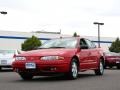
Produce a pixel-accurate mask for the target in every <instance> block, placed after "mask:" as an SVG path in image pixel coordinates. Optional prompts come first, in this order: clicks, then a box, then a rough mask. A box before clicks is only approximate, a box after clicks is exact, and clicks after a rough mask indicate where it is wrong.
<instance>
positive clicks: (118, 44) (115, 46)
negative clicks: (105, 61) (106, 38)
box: [109, 38, 120, 53]
mask: <svg viewBox="0 0 120 90" xmlns="http://www.w3.org/2000/svg"><path fill="white" fill-rule="evenodd" d="M109 50H110V51H111V52H116V53H119V52H120V39H119V38H117V39H116V40H115V41H114V42H112V44H111V46H110V48H109Z"/></svg>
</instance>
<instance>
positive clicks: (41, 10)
mask: <svg viewBox="0 0 120 90" xmlns="http://www.w3.org/2000/svg"><path fill="white" fill-rule="evenodd" d="M0 11H6V12H7V13H8V14H7V15H2V14H0V30H1V31H20V32H32V31H48V32H59V31H60V30H61V33H62V34H67V35H73V33H74V32H77V34H78V35H80V36H97V35H98V34H97V33H98V28H97V25H94V24H93V22H100V23H104V25H102V26H100V34H101V36H103V37H120V0H0Z"/></svg>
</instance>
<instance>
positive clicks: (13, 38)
mask: <svg viewBox="0 0 120 90" xmlns="http://www.w3.org/2000/svg"><path fill="white" fill-rule="evenodd" d="M32 35H35V36H37V37H38V38H39V39H40V40H41V41H42V43H43V42H45V41H46V40H50V39H53V38H60V37H71V35H62V34H60V33H55V32H37V33H36V32H16V31H0V42H1V43H0V49H18V50H21V44H22V43H23V42H24V41H25V40H26V39H27V38H29V37H31V36H32ZM82 37H85V38H88V39H90V40H92V41H93V42H95V43H96V44H97V43H98V41H97V40H98V39H97V37H94V36H82ZM115 39H116V38H112V37H101V41H100V43H101V47H102V48H103V49H105V50H108V47H110V45H111V43H112V41H114V40H115Z"/></svg>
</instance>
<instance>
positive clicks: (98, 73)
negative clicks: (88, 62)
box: [95, 60, 104, 75]
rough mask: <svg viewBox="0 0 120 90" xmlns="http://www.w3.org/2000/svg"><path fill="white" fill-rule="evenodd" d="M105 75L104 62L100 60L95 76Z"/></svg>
mask: <svg viewBox="0 0 120 90" xmlns="http://www.w3.org/2000/svg"><path fill="white" fill-rule="evenodd" d="M103 73H104V65H103V62H102V61H101V60H100V63H99V68H98V69H96V70H95V74H96V75H103Z"/></svg>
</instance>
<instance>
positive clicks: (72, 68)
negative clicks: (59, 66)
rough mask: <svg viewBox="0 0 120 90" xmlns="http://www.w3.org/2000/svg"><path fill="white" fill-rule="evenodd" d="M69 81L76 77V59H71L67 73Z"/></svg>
mask: <svg viewBox="0 0 120 90" xmlns="http://www.w3.org/2000/svg"><path fill="white" fill-rule="evenodd" d="M67 76H68V78H69V79H76V78H77V77H78V65H77V62H76V59H73V60H72V62H71V64H70V71H69V73H67Z"/></svg>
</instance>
